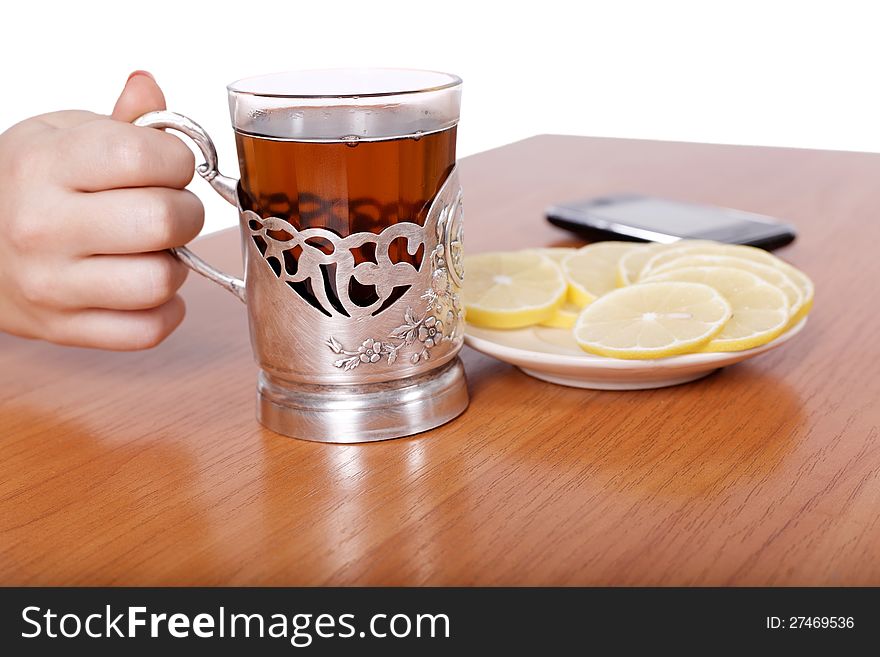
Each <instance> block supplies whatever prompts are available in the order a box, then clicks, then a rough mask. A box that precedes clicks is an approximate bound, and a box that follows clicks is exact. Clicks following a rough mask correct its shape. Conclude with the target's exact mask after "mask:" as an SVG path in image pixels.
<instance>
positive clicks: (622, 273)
mask: <svg viewBox="0 0 880 657" xmlns="http://www.w3.org/2000/svg"><path fill="white" fill-rule="evenodd" d="M665 248H669V247H667V246H666V245H665V244H640V245H638V246H637V247H636V248H634V249H632V250H631V251H627V252H626V253H624V254H623V255H622V256H621V257H620V260H618V261H617V286H618V287H624V286H625V285H632V284H633V283H635V282H636V281H637V280H639V274H641V273H642V267H644V266H645V264H646V263H647V262H648V260H650V259H651V258H652V257H653V256H655V255H657V252H658V251H660V250H661V249H665Z"/></svg>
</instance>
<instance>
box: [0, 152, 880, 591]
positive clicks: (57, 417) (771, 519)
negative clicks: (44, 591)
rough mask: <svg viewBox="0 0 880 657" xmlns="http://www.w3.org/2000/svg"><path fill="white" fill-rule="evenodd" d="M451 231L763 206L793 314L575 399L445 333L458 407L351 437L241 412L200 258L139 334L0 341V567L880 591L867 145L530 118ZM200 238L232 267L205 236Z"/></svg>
mask: <svg viewBox="0 0 880 657" xmlns="http://www.w3.org/2000/svg"><path fill="white" fill-rule="evenodd" d="M461 169H462V177H463V184H464V186H465V189H466V195H467V196H466V199H467V200H466V203H467V231H466V233H467V248H468V249H469V250H471V252H474V251H479V250H485V249H488V248H491V247H502V248H509V247H522V246H527V245H540V244H548V245H550V244H564V243H568V239H569V238H568V236H567V235H566V233H564V232H561V231H558V230H556V229H554V228H552V227H550V226H548V225H547V224H546V223H545V222H544V220H543V219H542V210H543V208H544V207H545V206H546V205H548V204H549V203H551V202H554V201H561V200H571V199H576V198H578V197H585V196H589V195H593V194H602V193H607V192H619V191H641V192H645V193H648V194H657V195H663V196H668V197H672V198H679V199H684V200H693V201H701V202H708V203H716V204H720V205H727V206H733V207H738V208H742V209H746V210H752V211H756V212H762V213H767V214H771V215H777V216H780V217H783V218H785V219H787V220H789V221H791V222H792V223H794V224H795V225H796V226H797V227H798V228H799V229H800V233H801V236H800V238H799V239H798V240H797V242H796V243H795V244H794V245H792V246H791V247H788V248H786V249H784V251H783V252H782V255H783V256H784V257H786V258H788V259H789V260H790V261H791V262H793V263H794V264H796V265H797V266H799V267H801V268H803V269H805V270H806V271H807V272H808V273H809V274H810V275H811V276H812V277H813V279H814V280H815V282H816V284H817V288H818V294H817V301H816V306H815V309H814V311H813V314H812V316H811V319H810V322H809V324H808V326H807V327H806V329H805V330H804V331H803V333H802V334H801V335H800V336H798V337H797V338H796V339H795V340H793V341H792V342H791V343H789V344H787V345H785V346H784V347H782V348H781V349H779V350H777V351H775V352H773V353H770V354H767V355H764V356H762V357H760V358H757V359H755V360H753V361H751V362H748V363H744V364H741V365H737V366H735V367H731V368H729V369H727V370H724V371H722V372H720V373H718V374H716V375H713V376H711V377H709V378H708V379H705V380H703V381H700V382H697V383H693V384H688V385H683V386H678V387H674V388H669V389H665V390H654V391H642V392H591V391H585V390H575V389H570V388H564V387H559V386H554V385H551V384H547V383H542V382H540V381H537V380H534V379H531V378H529V377H528V376H526V375H524V374H522V373H521V372H519V371H518V370H516V369H515V368H513V367H510V366H508V365H504V364H501V363H499V362H497V361H494V360H491V359H489V358H487V357H484V356H482V355H480V354H478V353H476V352H473V351H470V350H465V353H464V359H465V364H466V367H467V372H468V377H469V381H470V386H471V394H472V401H471V406H470V409H469V410H468V411H467V412H466V413H465V415H464V416H462V417H461V418H460V419H458V420H457V421H455V422H453V423H452V424H449V425H447V426H445V427H442V428H440V429H437V430H434V431H430V432H428V433H425V434H422V435H419V436H416V437H412V438H408V439H402V440H395V441H390V442H385V443H378V444H367V445H354V446H351V445H350V446H344V445H324V444H313V443H307V442H301V441H297V440H292V439H289V438H284V437H282V436H279V435H276V434H274V433H272V432H270V431H267V430H265V429H262V428H261V427H260V426H259V425H258V424H257V423H256V421H255V419H254V379H255V375H256V367H255V366H254V364H253V362H252V360H251V355H250V347H249V345H248V337H247V329H246V323H245V313H244V309H243V308H242V307H241V306H240V305H239V304H238V302H237V301H236V300H235V299H234V298H233V297H232V296H231V295H229V294H227V293H225V292H223V291H222V290H220V289H219V288H216V287H214V286H212V285H210V284H208V283H207V282H205V281H204V280H201V279H199V278H198V277H194V276H193V277H190V280H189V281H188V282H187V284H186V287H185V289H184V296H185V297H186V300H187V302H188V306H189V314H188V316H187V319H186V321H185V322H184V324H183V326H182V327H181V328H180V330H178V331H177V333H176V334H175V335H173V336H172V337H171V338H170V339H169V340H168V341H167V342H166V343H165V344H163V345H161V346H160V347H159V348H157V349H155V350H152V351H149V352H146V353H138V354H117V353H101V352H97V351H89V350H80V349H70V348H61V347H55V346H50V345H47V344H43V343H37V342H29V341H25V340H20V339H15V338H11V337H8V336H0V584H112V585H116V584H119V585H121V584H134V585H147V584H207V585H214V584H235V585H249V584H273V585H282V584H291V585H292V584H395V585H397V584H440V585H446V584H450V585H451V584H464V585H469V584H488V585H497V584H501V585H507V584H528V585H532V584H551V585H557V584H587V585H594V584H609V585H730V584H733V585H762V584H769V585H775V584H798V585H800V584H844V585H848V584H874V585H877V584H880V431H878V424H880V408H878V397H880V346H878V345H880V342H878V340H880V338H878V336H880V332H878V329H880V324H878V320H877V317H878V306H877V303H878V297H877V296H876V289H875V288H876V286H877V284H878V282H880V255H878V253H880V221H878V219H877V216H878V213H880V184H878V181H880V155H870V154H856V153H834V152H818V151H805V150H788V149H771V148H750V147H732V146H711V145H701V144H680V143H662V142H649V141H625V140H611V139H589V138H579V137H563V136H541V137H535V138H532V139H527V140H525V141H522V142H518V143H516V144H512V145H510V146H505V147H503V148H500V149H497V150H493V151H489V152H486V153H482V154H480V155H476V156H473V157H470V158H466V159H465V160H464V161H463V162H462V163H461ZM197 251H199V252H201V253H202V254H203V255H205V256H206V257H208V259H209V260H211V261H212V262H214V263H216V264H219V265H222V266H223V267H226V268H229V269H235V268H236V267H238V266H239V265H238V260H239V247H238V238H237V235H236V234H235V233H234V232H233V231H226V232H223V233H219V234H217V235H213V236H211V237H209V238H207V239H204V240H202V241H201V242H199V243H198V245H197Z"/></svg>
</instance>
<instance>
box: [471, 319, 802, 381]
mask: <svg viewBox="0 0 880 657" xmlns="http://www.w3.org/2000/svg"><path fill="white" fill-rule="evenodd" d="M806 323H807V319H806V318H804V319H802V320H801V321H800V322H798V323H797V324H796V325H795V326H793V327H792V328H790V329H789V330H788V331H786V332H785V333H783V334H782V335H780V336H779V337H778V338H776V339H775V340H773V341H771V342H768V343H767V344H765V345H762V346H760V347H755V348H754V349H748V350H746V351H732V352H722V353H705V354H683V355H681V356H670V357H668V358H658V359H656V360H622V359H618V358H605V357H603V356H593V355H591V354H587V353H585V352H584V351H583V350H581V348H580V347H578V346H577V343H575V341H574V337H573V336H572V333H571V331H570V330H569V329H558V328H548V327H543V326H530V327H528V328H523V329H515V330H497V329H486V328H479V327H476V326H471V325H470V324H468V325H467V326H466V328H465V336H464V341H465V344H467V345H469V346H470V347H473V348H474V349H476V350H477V351H481V352H483V353H484V354H486V355H488V356H492V357H493V358H497V359H498V360H502V361H504V362H505V363H510V364H511V365H516V366H517V367H519V368H520V369H521V370H522V371H523V372H525V373H526V374H528V375H530V376H533V377H535V378H537V379H541V380H543V381H549V382H550V383H558V384H559V385H563V386H572V387H575V388H592V389H596V390H644V389H648V388H663V387H665V386H674V385H676V384H679V383H687V382H688V381H694V380H695V379H699V378H701V377H704V376H707V375H709V374H711V373H712V372H714V371H715V370H717V369H718V368H720V367H725V366H727V365H733V364H734V363H739V362H740V361H743V360H746V359H748V358H751V357H753V356H757V355H758V354H762V353H764V352H765V351H770V350H771V349H774V348H776V347H778V346H779V345H781V344H784V343H786V342H788V341H789V340H791V339H792V338H793V337H794V336H795V335H797V334H798V333H800V331H801V329H802V328H803V327H804V325H805V324H806Z"/></svg>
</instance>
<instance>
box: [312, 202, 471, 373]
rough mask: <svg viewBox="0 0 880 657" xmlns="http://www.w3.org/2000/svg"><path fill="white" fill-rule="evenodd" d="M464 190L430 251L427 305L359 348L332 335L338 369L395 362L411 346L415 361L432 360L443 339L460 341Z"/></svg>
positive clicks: (439, 226) (440, 223)
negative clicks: (349, 346)
mask: <svg viewBox="0 0 880 657" xmlns="http://www.w3.org/2000/svg"><path fill="white" fill-rule="evenodd" d="M460 254H461V193H460V192H459V193H458V194H457V195H456V197H455V200H454V201H453V202H452V203H450V204H449V205H447V206H446V207H444V208H443V210H442V212H441V213H440V217H439V219H438V221H437V245H436V246H435V247H434V249H433V251H431V255H430V262H431V287H430V288H429V289H428V290H426V291H425V292H424V294H422V295H421V298H422V299H424V300H425V302H426V305H425V309H424V310H423V311H422V312H421V313H420V314H419V315H418V316H416V314H415V312H414V311H413V309H412V308H411V307H408V308H407V309H406V312H404V314H403V324H401V325H400V326H398V327H397V328H395V329H394V330H392V331H391V332H390V333H389V334H388V335H387V336H385V337H384V338H381V339H377V338H373V337H371V338H367V339H365V340H364V341H363V342H362V343H361V345H360V346H359V347H358V348H357V349H346V348H345V346H343V345H342V343H340V342H339V340H337V339H336V338H334V337H333V336H330V337H329V338H328V339H327V340H326V341H325V344H326V345H327V346H328V347H329V348H330V350H331V351H332V352H333V353H334V354H337V355H339V356H342V358H337V359H336V360H335V361H333V365H334V366H335V367H338V368H341V369H343V370H346V371H348V370H353V369H354V368H356V367H360V366H361V365H374V364H376V363H379V362H380V361H382V360H383V359H384V360H385V362H387V364H388V365H393V364H394V363H395V362H396V361H397V359H398V358H399V357H400V355H401V351H403V350H404V349H407V351H409V352H411V353H409V356H408V360H409V362H410V363H412V364H413V365H415V364H417V363H419V362H421V361H424V360H429V359H430V358H431V350H432V349H434V348H435V347H437V346H438V345H440V344H441V343H443V342H460V341H461V339H462V337H461V326H462V322H463V321H464V308H463V307H462V304H461V297H460V295H461V285H460V281H461V280H462V278H463V275H464V271H463V268H462V265H461V255H460Z"/></svg>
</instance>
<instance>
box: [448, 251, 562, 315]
mask: <svg viewBox="0 0 880 657" xmlns="http://www.w3.org/2000/svg"><path fill="white" fill-rule="evenodd" d="M465 270H466V271H467V279H466V280H467V283H466V284H465V287H464V305H465V313H466V317H467V321H468V322H470V323H471V324H475V325H477V326H486V327H491V328H520V327H523V326H529V325H531V324H538V323H540V322H543V321H545V320H548V319H550V318H551V317H552V316H553V315H554V313H555V312H556V310H557V309H558V308H559V307H560V306H561V305H562V303H563V302H564V301H565V295H566V291H567V285H566V282H565V279H564V278H563V276H562V271H561V270H560V268H559V266H558V265H556V263H554V262H553V261H552V260H551V259H550V258H548V257H546V256H544V255H541V254H540V253H536V252H534V251H521V252H508V253H500V252H498V253H482V254H479V255H474V256H467V257H466V258H465Z"/></svg>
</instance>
